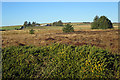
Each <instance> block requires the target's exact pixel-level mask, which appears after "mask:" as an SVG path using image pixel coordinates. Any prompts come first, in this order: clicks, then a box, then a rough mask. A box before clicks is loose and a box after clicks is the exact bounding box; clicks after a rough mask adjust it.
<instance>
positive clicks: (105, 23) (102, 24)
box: [91, 16, 113, 29]
mask: <svg viewBox="0 0 120 80" xmlns="http://www.w3.org/2000/svg"><path fill="white" fill-rule="evenodd" d="M91 28H92V29H111V28H113V25H112V22H111V21H110V20H109V19H108V18H107V17H106V16H101V17H100V18H99V17H98V16H96V17H95V18H94V21H93V23H92V24H91Z"/></svg>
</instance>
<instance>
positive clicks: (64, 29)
mask: <svg viewBox="0 0 120 80" xmlns="http://www.w3.org/2000/svg"><path fill="white" fill-rule="evenodd" d="M62 30H63V32H65V33H68V32H74V28H73V27H72V25H70V24H67V25H65V27H63V29H62Z"/></svg>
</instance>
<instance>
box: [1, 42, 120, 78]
mask: <svg viewBox="0 0 120 80" xmlns="http://www.w3.org/2000/svg"><path fill="white" fill-rule="evenodd" d="M119 65H120V56H118V55H113V54H111V53H110V52H109V51H107V50H103V49H101V48H97V47H95V46H88V45H84V46H73V45H66V44H53V45H49V46H41V47H34V46H18V47H14V46H13V47H7V48H3V49H2V79H3V80H4V79H11V80H15V79H17V78H19V79H20V78H24V79H30V78H39V79H56V78H57V79H64V78H66V79H87V78H91V79H100V78H102V79H103V78H104V79H108V78H110V79H116V78H120V66H119Z"/></svg>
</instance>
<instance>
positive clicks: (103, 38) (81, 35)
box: [2, 25, 119, 53]
mask: <svg viewBox="0 0 120 80" xmlns="http://www.w3.org/2000/svg"><path fill="white" fill-rule="evenodd" d="M74 29H75V32H74V33H63V32H62V27H57V26H56V27H51V26H48V27H36V28H35V29H34V30H35V34H29V30H30V29H24V30H9V31H2V47H3V48H4V47H8V46H19V45H35V46H41V45H42V46H44V45H49V44H52V43H65V44H72V45H85V44H87V45H94V46H98V47H101V48H104V49H109V50H111V51H112V52H115V53H116V52H118V34H119V33H118V30H117V26H115V29H111V30H110V29H107V30H91V29H90V25H78V26H74Z"/></svg>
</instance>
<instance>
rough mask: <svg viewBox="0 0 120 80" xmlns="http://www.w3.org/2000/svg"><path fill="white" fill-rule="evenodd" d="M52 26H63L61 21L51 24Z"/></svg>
mask: <svg viewBox="0 0 120 80" xmlns="http://www.w3.org/2000/svg"><path fill="white" fill-rule="evenodd" d="M53 26H63V22H62V21H61V20H59V21H58V22H57V21H56V22H53Z"/></svg>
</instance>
